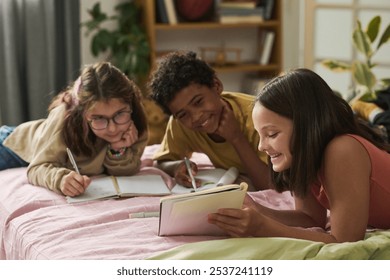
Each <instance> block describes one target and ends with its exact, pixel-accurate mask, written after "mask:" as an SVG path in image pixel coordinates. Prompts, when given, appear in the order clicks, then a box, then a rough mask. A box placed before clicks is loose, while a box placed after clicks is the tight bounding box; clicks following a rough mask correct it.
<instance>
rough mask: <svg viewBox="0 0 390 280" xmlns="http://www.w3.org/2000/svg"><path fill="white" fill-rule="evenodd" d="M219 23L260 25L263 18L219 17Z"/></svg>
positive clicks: (253, 16) (251, 16)
mask: <svg viewBox="0 0 390 280" xmlns="http://www.w3.org/2000/svg"><path fill="white" fill-rule="evenodd" d="M219 22H220V23H260V22H263V17H262V16H261V15H249V16H239V15H230V16H228V15H220V16H219Z"/></svg>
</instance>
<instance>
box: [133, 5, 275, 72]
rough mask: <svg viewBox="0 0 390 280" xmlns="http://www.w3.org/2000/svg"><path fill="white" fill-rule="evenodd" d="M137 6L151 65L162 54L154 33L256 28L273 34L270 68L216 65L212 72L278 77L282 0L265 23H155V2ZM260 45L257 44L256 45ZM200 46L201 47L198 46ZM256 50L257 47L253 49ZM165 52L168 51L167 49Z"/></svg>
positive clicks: (257, 65) (255, 64)
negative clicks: (140, 11)
mask: <svg viewBox="0 0 390 280" xmlns="http://www.w3.org/2000/svg"><path fill="white" fill-rule="evenodd" d="M139 3H140V4H141V5H142V7H143V11H144V21H145V26H146V30H147V33H148V38H149V44H150V49H151V53H150V62H151V65H152V68H153V66H154V65H155V63H156V60H157V59H158V57H159V56H161V53H164V51H161V50H158V48H157V46H158V45H159V43H160V42H158V40H161V37H163V36H160V37H159V38H160V39H158V36H157V33H161V32H169V33H171V32H172V33H173V34H174V32H176V31H183V30H184V31H188V32H191V31H194V32H199V30H201V31H202V32H203V31H204V32H207V31H208V30H221V32H222V30H223V32H224V33H228V32H229V30H234V29H240V28H241V29H246V28H247V29H248V30H249V29H252V30H253V29H257V30H258V32H261V31H266V30H272V31H273V32H275V41H274V44H273V49H272V53H271V58H270V64H269V65H260V64H257V63H254V62H253V63H240V64H237V65H230V64H229V65H226V66H215V67H214V69H215V70H216V71H217V72H222V73H227V72H257V73H258V75H259V76H262V75H267V76H270V75H277V74H278V73H279V72H280V71H281V67H282V47H281V46H282V21H281V19H282V9H281V5H282V0H275V5H274V11H273V17H272V19H271V20H264V21H263V22H260V23H219V22H179V23H177V24H165V23H158V22H156V18H157V17H156V1H155V0H142V1H141V0H139ZM243 32H245V31H243ZM218 40H219V39H218V38H216V39H215V41H216V43H218V42H219V41H218ZM258 44H259V42H258ZM198 47H202V46H198ZM256 47H257V46H256ZM166 51H168V50H166ZM169 51H173V49H171V50H169ZM251 60H253V61H259V57H253V58H251Z"/></svg>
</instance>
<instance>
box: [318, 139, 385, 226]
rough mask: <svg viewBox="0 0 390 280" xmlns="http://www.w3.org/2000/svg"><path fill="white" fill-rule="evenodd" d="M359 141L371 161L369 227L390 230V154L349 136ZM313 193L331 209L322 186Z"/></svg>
mask: <svg viewBox="0 0 390 280" xmlns="http://www.w3.org/2000/svg"><path fill="white" fill-rule="evenodd" d="M348 136H351V137H353V138H354V139H356V140H357V141H359V142H360V143H361V144H362V145H363V146H364V148H365V149H366V150H367V152H368V154H369V157H370V160H371V176H370V186H371V190H370V210H369V211H370V213H369V217H368V226H371V227H375V228H380V229H388V228H390V154H389V153H387V152H386V151H383V150H381V149H378V148H377V147H376V146H375V145H374V144H372V143H371V142H369V141H367V140H366V139H364V138H363V137H360V136H357V135H352V134H348ZM312 192H313V194H314V195H315V197H316V198H317V200H318V201H319V202H320V203H321V205H323V206H324V207H326V208H327V209H329V201H328V197H327V196H326V193H325V190H324V188H323V187H322V186H320V187H319V186H313V188H312Z"/></svg>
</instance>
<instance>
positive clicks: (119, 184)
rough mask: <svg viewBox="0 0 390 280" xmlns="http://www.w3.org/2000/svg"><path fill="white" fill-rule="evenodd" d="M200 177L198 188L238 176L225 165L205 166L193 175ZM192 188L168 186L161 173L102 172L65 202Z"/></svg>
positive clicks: (180, 190) (231, 180) (227, 182)
mask: <svg viewBox="0 0 390 280" xmlns="http://www.w3.org/2000/svg"><path fill="white" fill-rule="evenodd" d="M195 177H196V178H197V179H200V180H201V181H202V187H200V188H198V191H200V190H204V189H210V188H214V187H216V186H221V185H227V184H232V183H234V182H235V180H236V179H237V177H238V170H237V168H235V167H232V168H230V169H229V170H225V169H220V168H216V169H204V170H200V171H199V172H198V174H197V176H195ZM191 191H193V189H192V188H186V187H184V186H181V185H175V186H174V187H173V188H172V190H170V189H169V187H168V186H167V184H166V183H165V181H164V179H163V178H162V177H161V176H160V175H154V174H153V175H151V174H148V175H134V176H116V177H115V176H103V177H96V178H93V179H92V182H91V184H90V185H89V186H88V188H87V189H86V190H85V192H84V193H83V194H81V195H79V196H75V197H69V196H67V197H66V200H67V201H68V203H76V202H84V201H91V200H98V199H109V198H120V197H134V196H165V195H169V194H182V193H190V192H191Z"/></svg>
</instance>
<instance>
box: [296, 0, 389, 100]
mask: <svg viewBox="0 0 390 280" xmlns="http://www.w3.org/2000/svg"><path fill="white" fill-rule="evenodd" d="M305 4H306V6H305V18H306V22H305V31H304V32H305V43H304V45H305V46H304V48H305V54H304V64H305V67H307V68H310V69H313V70H314V71H316V72H317V73H318V74H319V75H321V76H322V77H323V78H324V79H325V80H326V81H327V82H328V84H329V85H330V86H331V87H332V88H333V89H335V90H337V91H339V92H340V93H341V94H342V95H343V97H344V98H345V99H349V98H350V97H351V95H352V86H353V81H352V76H351V74H350V73H349V72H345V73H344V72H343V73H335V72H332V71H330V70H329V69H327V68H325V67H324V66H322V65H321V61H322V60H324V59H337V60H341V61H345V62H348V63H350V62H351V61H353V60H355V59H356V58H359V57H360V56H359V54H358V53H357V52H356V51H355V49H354V47H353V42H352V32H353V30H354V29H355V27H356V21H357V20H358V19H359V20H360V21H361V23H362V26H363V28H364V29H365V27H366V26H367V24H368V22H369V21H370V20H371V19H372V18H373V17H374V16H376V15H379V16H381V17H382V24H381V30H380V32H381V33H382V32H383V30H384V28H385V27H386V26H387V25H388V24H389V23H390V1H388V0H306V2H305ZM381 33H380V34H381ZM373 62H374V63H377V66H376V67H375V68H374V69H373V72H374V73H375V74H376V75H377V77H378V78H385V77H386V78H389V77H390V44H385V45H383V46H382V47H381V49H380V50H379V52H378V53H376V54H375V55H374V57H373Z"/></svg>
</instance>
